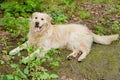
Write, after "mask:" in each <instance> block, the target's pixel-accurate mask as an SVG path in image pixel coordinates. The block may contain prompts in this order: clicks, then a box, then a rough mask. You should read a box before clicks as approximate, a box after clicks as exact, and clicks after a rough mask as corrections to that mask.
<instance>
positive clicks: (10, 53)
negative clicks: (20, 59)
mask: <svg viewBox="0 0 120 80" xmlns="http://www.w3.org/2000/svg"><path fill="white" fill-rule="evenodd" d="M16 53H17V51H16V50H15V49H14V50H11V51H10V52H9V55H15V54H16Z"/></svg>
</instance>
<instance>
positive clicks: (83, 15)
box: [79, 9, 90, 19]
mask: <svg viewBox="0 0 120 80" xmlns="http://www.w3.org/2000/svg"><path fill="white" fill-rule="evenodd" d="M79 16H80V18H81V19H88V18H89V17H90V13H89V12H86V11H84V10H83V9H81V10H80V11H79Z"/></svg>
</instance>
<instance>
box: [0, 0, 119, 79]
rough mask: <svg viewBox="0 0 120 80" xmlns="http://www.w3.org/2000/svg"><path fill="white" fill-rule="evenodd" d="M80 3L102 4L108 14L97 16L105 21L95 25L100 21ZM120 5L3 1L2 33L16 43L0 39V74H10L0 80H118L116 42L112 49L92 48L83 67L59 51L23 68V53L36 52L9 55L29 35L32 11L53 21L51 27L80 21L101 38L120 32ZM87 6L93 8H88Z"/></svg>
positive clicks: (89, 0)
mask: <svg viewBox="0 0 120 80" xmlns="http://www.w3.org/2000/svg"><path fill="white" fill-rule="evenodd" d="M83 3H86V4H87V3H90V4H91V3H92V4H93V5H96V6H97V5H99V4H101V3H102V4H104V5H107V6H110V7H107V8H106V9H105V10H106V12H107V14H105V15H100V18H103V19H104V21H103V22H99V21H95V20H99V18H98V19H96V17H94V15H93V14H91V13H90V11H89V10H86V9H85V8H84V7H83V5H84V4H83ZM119 4H120V1H119V0H114V1H112V2H111V1H110V0H84V1H79V0H19V1H18V0H5V1H2V2H1V3H0V10H1V11H2V15H3V16H2V18H0V25H2V26H4V27H3V28H2V29H1V30H2V31H6V32H9V33H10V37H11V38H12V39H15V40H17V39H18V41H15V42H13V41H12V42H10V41H9V39H7V38H1V39H0V46H1V47H0V48H2V46H3V49H2V51H1V53H2V54H0V59H1V60H0V69H2V70H1V71H3V70H5V69H6V68H8V70H9V72H3V73H2V74H1V75H0V77H1V78H2V79H3V80H29V79H31V80H43V79H44V80H51V79H55V80H58V77H59V78H60V77H61V75H66V76H67V77H69V78H72V79H73V80H80V79H81V80H83V79H87V80H101V79H104V80H111V79H114V80H119V79H120V78H119V66H120V65H119V64H120V61H119V58H120V56H119V47H120V46H119V45H120V43H119V42H118V43H113V44H112V45H111V46H102V45H96V44H95V45H93V49H92V51H91V53H90V55H88V56H87V58H86V59H85V60H84V61H83V62H82V63H78V62H77V60H72V61H68V60H66V56H67V55H68V54H69V53H70V51H67V50H60V52H59V50H57V51H56V50H54V49H51V50H50V51H49V52H48V55H46V56H45V57H44V58H43V59H39V58H36V59H34V60H29V61H28V63H27V64H25V65H23V64H22V60H24V58H25V57H24V56H25V55H23V53H28V54H26V55H30V54H31V53H32V52H33V51H34V50H35V49H33V48H31V47H28V48H27V50H25V51H26V52H24V51H23V52H19V53H18V55H17V56H9V55H8V53H9V51H10V49H11V47H15V46H17V45H20V44H22V43H23V42H25V41H26V39H27V38H26V36H25V35H27V33H28V28H29V16H31V14H32V13H33V12H35V11H38V12H45V13H47V14H49V15H50V16H51V17H52V19H53V20H52V24H63V23H68V22H69V21H70V22H71V21H72V22H73V23H74V22H76V20H75V21H74V19H73V17H74V18H79V19H82V21H80V23H81V22H83V23H84V21H85V22H87V21H89V23H90V25H91V26H95V29H94V31H95V33H96V34H99V35H104V34H114V33H119V31H120V29H119V26H120V24H119V20H118V19H117V18H116V17H118V16H119V15H120V14H119V9H120V6H119ZM112 5H115V6H112ZM88 6H92V5H89V4H88ZM88 8H91V7H88ZM91 10H92V9H91ZM93 11H94V10H93ZM98 16H99V15H98ZM92 18H93V19H95V20H93V19H92ZM114 18H115V20H114ZM69 19H72V20H69ZM90 20H92V21H90ZM78 21H79V20H78ZM87 23H88V22H87ZM88 26H89V24H88ZM11 38H10V39H11ZM9 43H15V44H17V45H14V44H9ZM55 53H57V54H55ZM17 58H18V59H17ZM15 60H16V61H15ZM7 66H9V67H7ZM4 68H5V69H4Z"/></svg>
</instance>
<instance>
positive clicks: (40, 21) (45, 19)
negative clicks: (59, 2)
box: [30, 12, 51, 32]
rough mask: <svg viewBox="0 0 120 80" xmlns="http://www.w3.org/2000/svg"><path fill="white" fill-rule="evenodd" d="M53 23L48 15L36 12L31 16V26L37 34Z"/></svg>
mask: <svg viewBox="0 0 120 80" xmlns="http://www.w3.org/2000/svg"><path fill="white" fill-rule="evenodd" d="M50 22H51V17H50V16H49V15H47V14H46V13H40V12H34V13H33V14H32V16H31V21H30V23H31V25H32V27H33V28H34V31H35V32H39V31H41V30H42V29H44V28H45V27H46V26H47V25H48V24H50Z"/></svg>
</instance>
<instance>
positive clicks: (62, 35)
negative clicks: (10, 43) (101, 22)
mask: <svg viewBox="0 0 120 80" xmlns="http://www.w3.org/2000/svg"><path fill="white" fill-rule="evenodd" d="M42 19H44V20H42ZM35 22H39V25H38V26H39V27H40V26H42V27H41V28H35ZM118 36H119V35H118V34H116V35H110V36H99V35H96V34H94V33H92V32H91V31H90V30H89V29H88V28H87V27H86V26H84V25H81V24H64V25H52V24H51V18H50V17H49V16H48V15H47V14H45V13H39V12H35V13H33V15H32V18H31V21H30V29H29V33H28V41H26V42H25V43H24V44H22V46H23V47H17V48H15V49H13V50H12V51H11V52H10V55H15V54H16V53H17V52H18V51H20V50H22V49H25V48H26V47H27V46H33V47H37V50H36V51H35V52H33V53H32V54H31V55H30V56H28V57H27V58H26V60H28V58H34V54H35V53H37V54H38V55H39V57H40V58H42V57H44V55H45V54H46V53H47V52H48V50H50V49H51V48H54V49H57V48H68V49H70V50H72V51H73V52H72V53H71V54H70V55H68V56H67V58H69V57H76V56H77V55H78V53H79V51H81V52H82V54H81V56H80V57H79V58H78V61H82V60H83V59H84V58H85V57H86V56H87V55H88V54H89V52H90V50H91V46H92V43H93V41H94V42H96V43H100V44H110V43H111V42H112V41H114V40H117V39H118ZM39 48H44V50H45V51H44V52H40V50H39Z"/></svg>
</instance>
